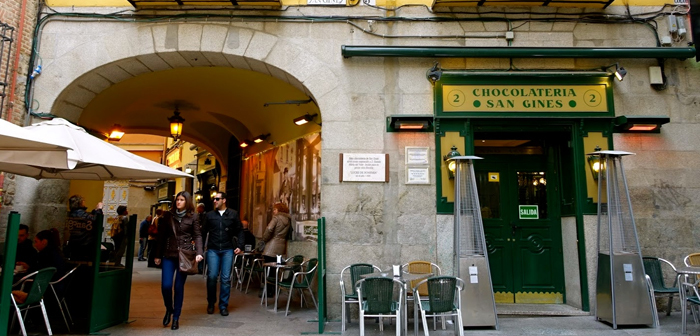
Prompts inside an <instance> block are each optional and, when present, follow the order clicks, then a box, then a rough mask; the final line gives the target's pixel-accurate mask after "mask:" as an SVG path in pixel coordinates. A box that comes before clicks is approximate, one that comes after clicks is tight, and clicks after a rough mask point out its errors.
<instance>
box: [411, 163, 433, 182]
mask: <svg viewBox="0 0 700 336" xmlns="http://www.w3.org/2000/svg"><path fill="white" fill-rule="evenodd" d="M406 184H430V168H428V167H408V168H406Z"/></svg>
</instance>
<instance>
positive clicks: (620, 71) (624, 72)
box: [615, 63, 627, 82]
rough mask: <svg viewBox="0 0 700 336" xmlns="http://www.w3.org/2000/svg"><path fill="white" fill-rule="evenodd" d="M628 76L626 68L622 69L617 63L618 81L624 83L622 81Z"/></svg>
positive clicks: (616, 74)
mask: <svg viewBox="0 0 700 336" xmlns="http://www.w3.org/2000/svg"><path fill="white" fill-rule="evenodd" d="M626 75H627V70H625V68H623V67H621V66H620V64H618V63H615V78H617V80H618V81H620V82H622V80H623V79H624V78H625V76H626Z"/></svg>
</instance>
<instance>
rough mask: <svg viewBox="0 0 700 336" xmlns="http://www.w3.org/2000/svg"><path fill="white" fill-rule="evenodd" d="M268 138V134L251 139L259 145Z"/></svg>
mask: <svg viewBox="0 0 700 336" xmlns="http://www.w3.org/2000/svg"><path fill="white" fill-rule="evenodd" d="M269 136H270V133H267V134H260V135H258V136H256V137H255V138H254V139H253V142H255V143H261V142H263V141H265V139H267V138H268V137H269Z"/></svg>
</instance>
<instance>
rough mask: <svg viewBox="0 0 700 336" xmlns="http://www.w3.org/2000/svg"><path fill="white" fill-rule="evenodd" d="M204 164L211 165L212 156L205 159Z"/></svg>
mask: <svg viewBox="0 0 700 336" xmlns="http://www.w3.org/2000/svg"><path fill="white" fill-rule="evenodd" d="M204 164H205V165H207V166H208V165H210V164H211V159H210V158H206V159H204Z"/></svg>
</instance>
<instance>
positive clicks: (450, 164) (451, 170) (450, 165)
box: [442, 146, 461, 180]
mask: <svg viewBox="0 0 700 336" xmlns="http://www.w3.org/2000/svg"><path fill="white" fill-rule="evenodd" d="M460 155H461V154H459V152H458V151H457V146H452V148H451V149H450V152H449V153H447V155H445V156H443V157H442V159H443V160H444V161H445V162H447V174H449V176H450V180H453V179H454V178H455V169H457V162H456V161H454V160H450V159H451V158H453V157H455V156H460Z"/></svg>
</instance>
